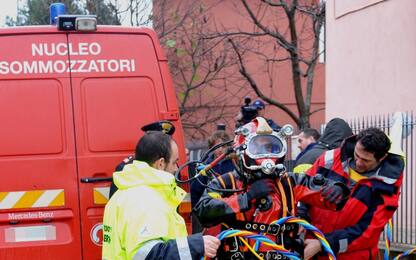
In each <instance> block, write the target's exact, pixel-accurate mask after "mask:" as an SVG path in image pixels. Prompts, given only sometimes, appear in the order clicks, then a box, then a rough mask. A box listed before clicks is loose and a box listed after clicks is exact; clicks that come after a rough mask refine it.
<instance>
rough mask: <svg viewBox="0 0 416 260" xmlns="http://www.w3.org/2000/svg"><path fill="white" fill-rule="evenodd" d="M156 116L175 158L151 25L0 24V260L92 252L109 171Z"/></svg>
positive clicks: (167, 81)
mask: <svg viewBox="0 0 416 260" xmlns="http://www.w3.org/2000/svg"><path fill="white" fill-rule="evenodd" d="M162 119H168V120H171V121H173V122H174V125H175V127H176V129H177V131H176V132H175V135H174V139H175V140H176V141H177V142H178V145H179V147H180V156H181V158H183V159H182V160H184V159H185V152H184V139H183V131H182V126H181V122H180V120H179V111H178V107H177V104H176V98H175V93H174V89H173V85H172V80H171V76H170V74H169V71H168V64H167V59H166V57H165V55H164V54H163V51H162V49H161V47H160V44H159V42H158V40H157V37H156V34H155V33H154V32H153V31H152V30H150V29H138V28H123V27H115V26H107V27H104V26H103V27H98V29H97V30H95V31H90V29H88V30H86V31H80V30H75V29H74V28H72V29H71V30H69V31H63V30H59V29H58V28H56V27H54V26H36V27H33V26H31V27H14V28H6V29H0V122H1V126H0V176H1V181H0V259H99V258H101V243H102V225H101V223H102V216H103V210H104V205H105V203H106V202H107V200H108V191H109V185H110V182H109V177H111V176H112V172H113V170H114V168H115V166H116V165H117V164H118V163H119V162H120V161H121V160H122V159H123V158H124V157H126V156H128V155H130V154H132V153H133V151H134V148H135V144H136V142H137V140H138V138H139V137H140V135H141V134H142V133H141V131H140V127H141V126H143V125H145V124H147V123H150V122H153V121H156V120H162ZM185 209H186V210H187V211H189V207H188V206H187V205H185ZM187 221H188V222H189V219H187Z"/></svg>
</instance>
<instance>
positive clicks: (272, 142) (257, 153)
mask: <svg viewBox="0 0 416 260" xmlns="http://www.w3.org/2000/svg"><path fill="white" fill-rule="evenodd" d="M247 149H248V154H250V155H251V157H253V158H254V157H255V158H259V157H263V156H262V155H264V157H276V156H278V155H280V153H281V152H282V150H283V143H282V141H281V140H280V139H279V138H278V137H277V136H274V135H256V136H254V137H253V138H251V140H250V141H249V143H248V144H247Z"/></svg>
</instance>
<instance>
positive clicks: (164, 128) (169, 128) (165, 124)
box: [141, 120, 175, 135]
mask: <svg viewBox="0 0 416 260" xmlns="http://www.w3.org/2000/svg"><path fill="white" fill-rule="evenodd" d="M141 129H142V131H144V132H147V131H161V132H163V133H165V134H168V135H173V133H175V126H174V125H173V124H172V122H170V121H167V120H161V121H156V122H154V123H150V124H147V125H145V126H143V127H142V128H141Z"/></svg>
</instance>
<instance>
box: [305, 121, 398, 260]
mask: <svg viewBox="0 0 416 260" xmlns="http://www.w3.org/2000/svg"><path fill="white" fill-rule="evenodd" d="M390 146H391V143H390V140H389V138H388V137H387V136H386V134H384V133H383V132H382V131H381V130H379V129H377V128H368V129H365V130H362V131H361V132H360V133H359V134H358V135H357V136H352V137H350V138H347V139H346V140H345V142H344V144H343V145H342V146H341V147H340V148H337V149H335V150H330V151H326V152H325V153H323V154H322V155H321V156H320V158H319V159H318V160H317V161H316V162H315V163H314V165H313V166H312V168H311V169H310V170H309V171H308V174H309V175H311V176H313V175H315V174H318V173H319V174H322V175H324V176H325V177H328V178H330V179H333V180H337V181H339V182H342V183H344V184H346V185H348V186H349V187H350V189H351V195H350V198H349V199H348V201H347V203H346V204H345V206H344V208H343V209H342V210H341V211H338V212H334V211H328V210H325V209H319V208H316V207H312V208H311V209H310V211H309V213H310V218H311V222H312V224H313V225H315V226H316V227H317V228H318V229H320V230H321V231H322V232H323V233H325V236H326V238H327V240H328V242H329V244H330V245H331V248H332V250H333V251H334V253H335V254H336V255H337V259H341V260H342V259H354V260H359V259H376V255H377V252H378V248H377V246H378V241H379V237H380V234H381V232H382V231H383V227H384V226H385V225H386V223H387V222H388V220H389V219H390V218H391V217H392V216H393V213H394V212H395V210H396V209H397V207H398V201H399V194H400V187H401V184H402V179H403V169H404V160H403V157H402V156H400V155H397V154H393V153H389V150H390ZM320 251H321V245H320V243H319V241H318V240H316V239H306V240H305V249H304V256H305V259H309V258H311V257H312V256H314V255H315V254H317V253H318V252H320Z"/></svg>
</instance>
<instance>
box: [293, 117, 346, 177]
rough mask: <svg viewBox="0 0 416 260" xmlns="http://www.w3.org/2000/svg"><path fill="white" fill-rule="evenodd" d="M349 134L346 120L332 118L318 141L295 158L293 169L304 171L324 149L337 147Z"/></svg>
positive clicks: (298, 171)
mask: <svg viewBox="0 0 416 260" xmlns="http://www.w3.org/2000/svg"><path fill="white" fill-rule="evenodd" d="M350 136H352V130H351V128H350V126H349V125H348V124H347V122H345V121H344V120H343V119H341V118H334V119H332V120H331V121H329V122H328V124H327V125H326V127H325V130H324V133H323V134H322V136H321V137H320V138H319V139H318V142H317V143H316V144H315V145H314V146H313V147H312V148H311V149H308V151H306V152H305V153H304V154H303V155H302V156H300V157H299V158H297V160H296V162H295V168H294V169H293V171H294V172H296V173H301V172H306V171H307V170H308V169H309V168H311V166H312V165H313V163H314V162H315V161H316V159H318V157H319V156H320V155H321V154H322V153H323V152H324V151H327V150H332V149H335V148H337V147H339V146H340V145H341V143H342V141H343V140H344V139H345V138H347V137H350Z"/></svg>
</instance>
